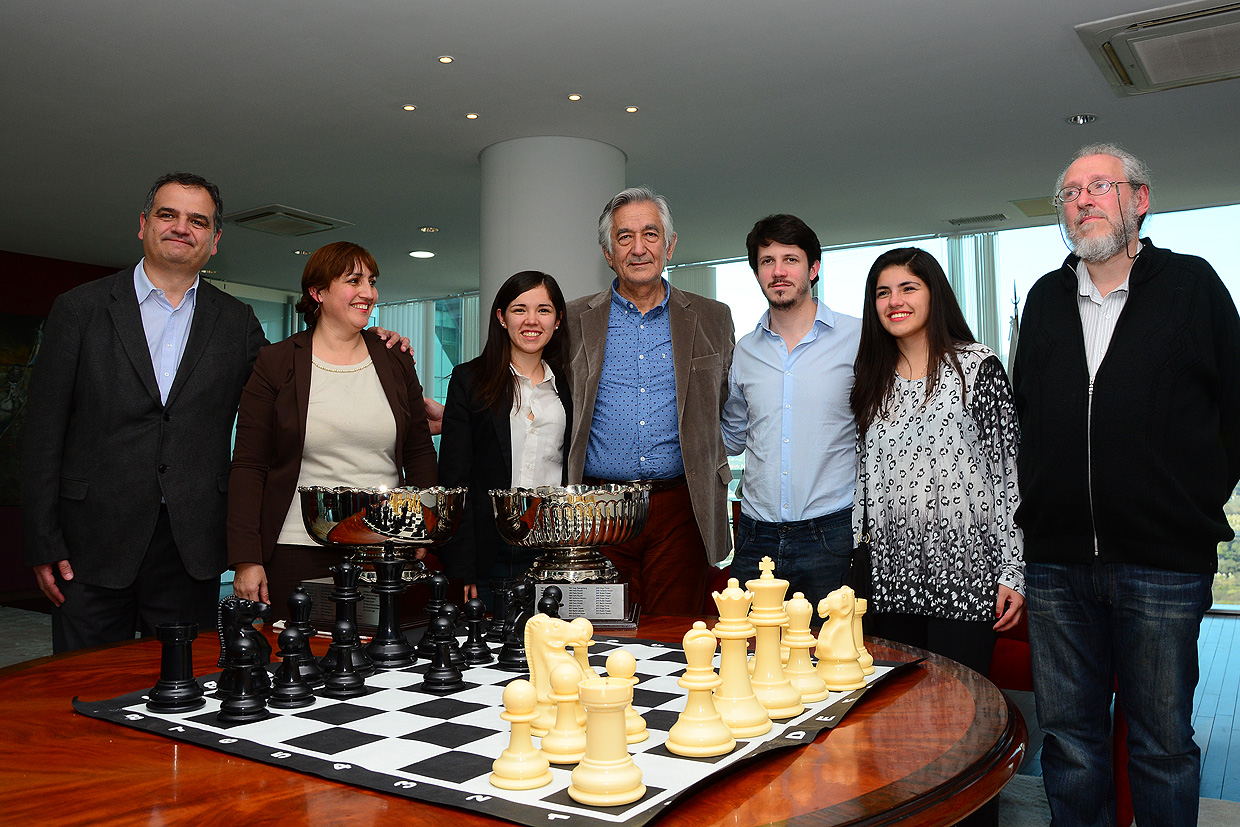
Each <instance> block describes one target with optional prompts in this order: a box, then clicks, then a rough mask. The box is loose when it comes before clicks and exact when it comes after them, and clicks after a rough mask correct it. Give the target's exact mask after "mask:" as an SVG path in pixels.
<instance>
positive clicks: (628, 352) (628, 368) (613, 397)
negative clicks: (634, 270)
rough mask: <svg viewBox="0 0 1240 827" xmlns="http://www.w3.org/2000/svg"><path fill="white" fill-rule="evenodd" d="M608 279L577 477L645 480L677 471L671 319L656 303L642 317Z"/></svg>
mask: <svg viewBox="0 0 1240 827" xmlns="http://www.w3.org/2000/svg"><path fill="white" fill-rule="evenodd" d="M619 285H620V280H619V279H614V280H613V281H612V284H611V309H610V313H609V316H608V319H607V346H606V350H605V351H604V353H603V370H602V375H601V376H600V377H599V383H598V395H597V397H596V398H595V400H594V420H593V422H592V423H591V425H590V441H589V443H588V444H587V446H586V465H585V475H586V476H587V477H600V478H602V479H605V480H651V479H667V478H670V477H677V476H680V475H681V474H683V473H684V472H685V465H684V460H683V459H682V458H681V455H680V426H679V424H678V422H677V419H676V374H675V372H674V371H673V370H672V325H671V319H670V317H669V316H668V312H667V301H668V298H669V297H670V296H671V287H670V285H669V284H668V283H667V280H666V279H664V280H663V301H662V302H661V303H660V304H658V305H657V306H656V307H653V308H651V310H650V312H648V313H646V314H645V315H642V313H641V312H640V311H639V310H638V309H637V306H636V305H635V304H633V303H632V302H631V301H629V300H628V299H626V298H624V297H623V296H621V295H620V293H619V291H618V290H617V288H618V287H619Z"/></svg>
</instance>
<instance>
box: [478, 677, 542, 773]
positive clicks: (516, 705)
mask: <svg viewBox="0 0 1240 827" xmlns="http://www.w3.org/2000/svg"><path fill="white" fill-rule="evenodd" d="M536 698H537V694H536V693H535V692H534V685H533V684H532V683H530V682H529V681H527V680H521V679H517V680H515V681H513V682H512V683H510V684H508V685H507V686H505V687H504V711H503V712H501V713H500V714H499V717H501V718H503V719H504V720H505V721H509V722H511V723H512V735H511V736H510V737H509V741H508V748H507V749H505V750H504V751H503V752H501V753H500V754H499V758H496V759H495V763H494V764H492V765H491V768H492V769H493V770H494V772H492V773H491V775H490V776H489V778H488V780H489V781H490V782H491V786H492V787H499V788H500V789H501V790H532V789H534V788H536V787H542V786H544V785H546V784H550V783H551V769H550V766H551V765H550V763H549V762H548V761H547V756H546V755H543V753H542V750H539V749H536V748H535V747H534V742H533V741H532V740H531V739H530V721H532V720H534V719H535V718H537V717H538V713H537V712H535V711H534V700H535V699H536Z"/></svg>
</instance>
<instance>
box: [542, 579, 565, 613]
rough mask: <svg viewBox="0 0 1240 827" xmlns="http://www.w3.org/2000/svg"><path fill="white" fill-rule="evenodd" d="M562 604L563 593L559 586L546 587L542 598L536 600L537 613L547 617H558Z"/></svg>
mask: <svg viewBox="0 0 1240 827" xmlns="http://www.w3.org/2000/svg"><path fill="white" fill-rule="evenodd" d="M563 603H564V592H562V591H561V590H560V587H559V586H547V587H546V588H545V589H543V593H542V597H540V598H539V599H538V612H539V614H545V615H547V616H548V617H559V616H560V606H561V605H563Z"/></svg>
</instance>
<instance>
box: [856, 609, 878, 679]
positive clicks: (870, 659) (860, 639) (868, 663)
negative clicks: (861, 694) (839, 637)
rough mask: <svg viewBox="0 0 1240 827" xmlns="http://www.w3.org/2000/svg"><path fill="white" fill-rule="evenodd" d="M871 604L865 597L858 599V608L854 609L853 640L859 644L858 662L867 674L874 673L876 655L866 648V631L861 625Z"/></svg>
mask: <svg viewBox="0 0 1240 827" xmlns="http://www.w3.org/2000/svg"><path fill="white" fill-rule="evenodd" d="M869 606H870V601H868V600H866V599H865V598H864V597H858V598H857V599H856V608H855V609H853V642H854V643H856V644H857V662H858V663H860V664H861V671H862V672H864V673H865V674H867V675H873V674H874V656H873V655H871V654H870V650H869V649H867V648H865V632H864V631H862V627H861V619H862V618H863V617H865V613H866V610H867V609H868V608H869Z"/></svg>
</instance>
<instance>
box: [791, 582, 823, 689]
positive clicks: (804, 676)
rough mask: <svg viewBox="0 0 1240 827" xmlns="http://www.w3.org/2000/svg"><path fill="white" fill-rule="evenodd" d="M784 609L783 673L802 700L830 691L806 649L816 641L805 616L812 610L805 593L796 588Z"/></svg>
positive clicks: (815, 643)
mask: <svg viewBox="0 0 1240 827" xmlns="http://www.w3.org/2000/svg"><path fill="white" fill-rule="evenodd" d="M784 611H785V612H787V613H788V628H787V630H786V631H785V632H784V643H785V644H786V645H787V646H788V665H787V666H785V667H784V675H786V676H787V678H788V680H789V681H791V682H792V685H793V686H795V687H796V688H797V689H798V690H799V691H800V693H801V701H802V702H803V703H807V704H809V703H814V702H816V701H821V700H823V699H825V698H826V697H827V695H828V694H830V691H829V690H828V689H827V684H826V682H825V681H823V679H822V678H821V677H820V676H819V674H818V670H817V669H815V668H814V663H813V661H811V660H810V657H809V653H810V650H811V649H813V648H814V647H815V646H817V645H818V641H817V639H815V638H814V633H813V632H811V631H810V630H809V620H810V617H812V616H813V614H814V607H813V606H811V605H810V602H809V601H808V600H806V599H805V595H803V594H801V593H800V592H797V593H796V594H794V595H792V599H791V600H789V601H788V602H787V603H785V604H784Z"/></svg>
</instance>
